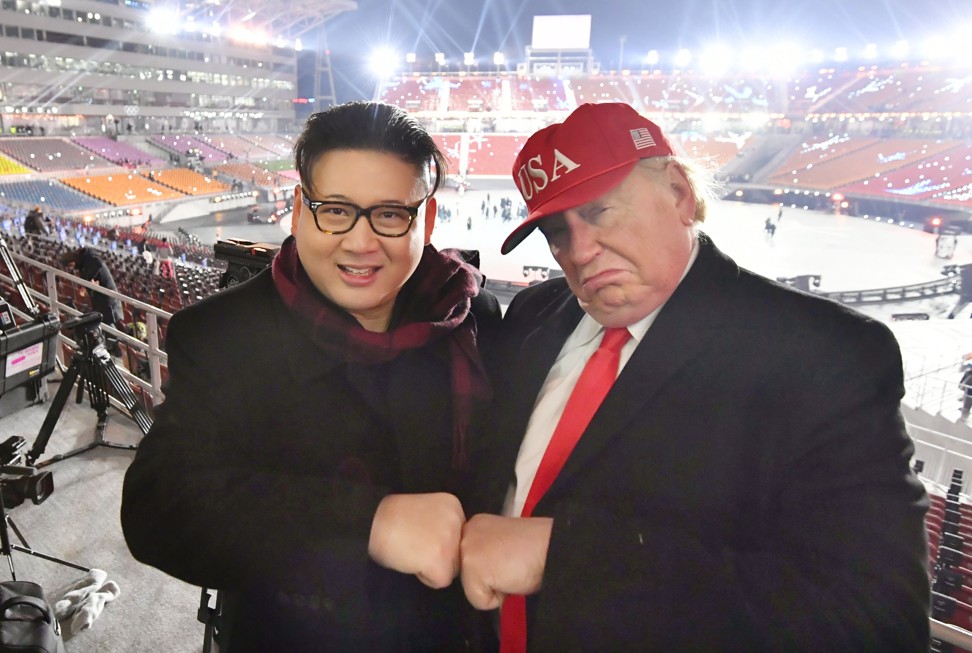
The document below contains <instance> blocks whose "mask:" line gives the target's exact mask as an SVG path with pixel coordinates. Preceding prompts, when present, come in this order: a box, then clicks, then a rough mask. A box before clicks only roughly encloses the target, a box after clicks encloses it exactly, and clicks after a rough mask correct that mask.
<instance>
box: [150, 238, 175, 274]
mask: <svg viewBox="0 0 972 653" xmlns="http://www.w3.org/2000/svg"><path fill="white" fill-rule="evenodd" d="M154 272H155V274H158V275H161V276H162V277H163V278H166V279H175V267H174V264H173V263H172V246H171V245H169V239H168V238H162V242H161V243H159V246H158V247H157V248H156V249H155V270H154Z"/></svg>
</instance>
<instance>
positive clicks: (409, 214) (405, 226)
mask: <svg viewBox="0 0 972 653" xmlns="http://www.w3.org/2000/svg"><path fill="white" fill-rule="evenodd" d="M300 199H301V201H302V202H303V203H304V206H306V207H307V208H308V209H310V212H311V213H312V214H313V215H314V224H315V225H317V228H318V229H319V230H320V231H322V232H323V233H326V234H330V235H332V236H337V235H340V234H346V233H348V232H349V231H351V230H352V229H354V225H356V224H357V223H358V218H360V217H361V216H364V217H365V218H366V219H367V220H368V224H369V225H370V226H371V230H372V231H374V232H375V233H376V234H378V235H379V236H385V237H387V238H399V237H401V236H404V235H405V234H407V233H408V230H409V229H411V228H412V223H413V222H414V221H415V217H416V216H417V215H418V211H419V207H421V206H422V203H423V202H425V200H424V199H423V200H422V201H421V202H419V203H418V204H416V205H415V206H408V205H405V204H376V205H375V206H369V207H367V208H362V207H360V206H358V205H357V204H352V203H351V202H335V201H325V202H315V201H313V200H310V199H308V197H307V196H306V195H304V194H303V193H301V195H300Z"/></svg>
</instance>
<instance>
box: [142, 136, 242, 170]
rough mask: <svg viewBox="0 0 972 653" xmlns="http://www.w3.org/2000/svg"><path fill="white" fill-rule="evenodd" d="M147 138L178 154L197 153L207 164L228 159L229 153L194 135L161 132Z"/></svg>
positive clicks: (215, 163)
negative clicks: (161, 133)
mask: <svg viewBox="0 0 972 653" xmlns="http://www.w3.org/2000/svg"><path fill="white" fill-rule="evenodd" d="M149 140H150V141H151V142H152V143H154V144H155V145H158V146H159V147H160V148H162V149H164V150H166V151H167V152H171V153H172V154H176V155H179V156H188V155H189V154H190V153H198V154H199V157H200V158H201V159H202V160H203V161H204V162H205V163H207V164H209V165H217V164H220V163H226V161H228V160H229V155H228V154H227V153H226V152H223V151H221V150H218V149H216V148H215V147H213V146H212V145H209V144H208V143H206V142H205V141H203V140H200V139H198V138H196V137H194V136H186V135H182V134H163V135H161V136H152V137H151V138H150V139H149Z"/></svg>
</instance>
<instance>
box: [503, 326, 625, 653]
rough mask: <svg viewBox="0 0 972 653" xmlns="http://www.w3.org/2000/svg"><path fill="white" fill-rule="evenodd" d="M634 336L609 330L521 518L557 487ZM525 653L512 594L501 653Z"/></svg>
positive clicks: (522, 618) (520, 615)
mask: <svg viewBox="0 0 972 653" xmlns="http://www.w3.org/2000/svg"><path fill="white" fill-rule="evenodd" d="M630 337H631V334H630V333H628V330H627V329H623V328H622V329H605V331H604V337H603V338H602V339H601V344H600V345H599V346H598V348H597V351H595V352H594V354H593V355H592V356H591V357H590V358H589V359H588V361H587V364H586V365H585V366H584V371H583V372H581V375H580V378H579V379H577V385H575V386H574V389H573V390H572V391H571V393H570V398H569V399H568V400H567V405H566V407H564V413H563V415H561V416H560V421H559V422H557V428H556V429H555V430H554V433H553V436H552V437H551V438H550V443H549V444H548V445H547V450H546V451H544V453H543V458H542V459H541V460H540V466H539V467H538V468H537V475H536V476H535V477H534V478H533V485H531V486H530V491H529V492H528V493H527V498H526V503H524V504H523V512H522V513H521V514H520V516H521V517H529V516H530V515H531V514H532V513H533V508H534V506H536V505H537V502H538V501H540V498H541V497H543V495H544V494H545V493H546V492H547V490H548V489H549V488H550V486H551V485H553V482H554V479H556V478H557V475H558V474H560V470H561V469H562V468H563V466H564V463H565V462H567V458H568V456H570V452H571V451H573V450H574V445H576V444H577V441H578V440H580V437H581V434H583V433H584V430H585V429H586V428H587V425H588V424H590V423H591V419H593V417H594V413H595V412H597V408H598V406H600V405H601V402H602V401H604V397H605V395H607V393H608V390H610V389H611V385H613V384H614V379H615V377H616V376H617V375H618V364H619V362H620V360H621V347H623V346H624V343H626V342H627V341H628V339H629V338H630ZM525 652H526V597H525V596H518V595H512V594H511V595H509V596H507V597H506V598H505V599H504V600H503V608H502V610H501V611H500V653H525Z"/></svg>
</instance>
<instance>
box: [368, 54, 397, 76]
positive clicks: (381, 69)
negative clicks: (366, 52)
mask: <svg viewBox="0 0 972 653" xmlns="http://www.w3.org/2000/svg"><path fill="white" fill-rule="evenodd" d="M401 60H402V59H401V56H400V55H398V54H397V53H396V52H395V51H394V50H392V49H391V48H378V49H377V50H375V51H374V52H372V53H371V56H370V57H369V58H368V67H369V68H371V72H373V73H374V74H375V75H376V76H378V77H380V78H381V79H387V78H388V77H391V76H392V75H393V74H395V71H396V70H397V69H398V62H399V61H401Z"/></svg>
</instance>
